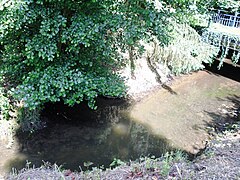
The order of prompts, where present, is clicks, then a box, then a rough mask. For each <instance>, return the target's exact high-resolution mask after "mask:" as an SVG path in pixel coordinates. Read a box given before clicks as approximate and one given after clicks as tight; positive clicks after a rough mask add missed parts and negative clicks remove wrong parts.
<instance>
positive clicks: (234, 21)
mask: <svg viewBox="0 0 240 180" xmlns="http://www.w3.org/2000/svg"><path fill="white" fill-rule="evenodd" d="M237 15H238V13H237V12H235V16H234V20H233V27H235V23H236V20H237Z"/></svg>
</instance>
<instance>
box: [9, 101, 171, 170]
mask: <svg viewBox="0 0 240 180" xmlns="http://www.w3.org/2000/svg"><path fill="white" fill-rule="evenodd" d="M129 109H131V107H129V105H127V104H126V102H124V101H122V100H109V99H104V98H100V99H99V100H98V110H97V111H91V110H89V109H88V107H87V106H86V105H85V104H81V105H77V106H74V107H73V108H69V107H67V106H64V105H63V104H61V103H58V104H54V105H53V104H48V105H46V108H45V110H44V113H43V117H44V118H47V119H48V127H47V128H45V129H43V130H41V131H39V132H37V133H35V134H33V135H31V136H27V135H26V134H19V135H18V140H19V144H20V145H21V148H20V152H19V153H21V154H24V155H25V157H26V158H25V159H22V160H21V161H16V159H13V161H11V162H10V164H9V166H11V167H17V168H22V167H23V166H24V165H25V163H26V161H25V160H29V161H31V162H32V163H33V164H35V165H37V166H38V165H40V164H42V160H43V161H49V162H51V163H55V162H56V163H57V164H63V165H64V167H65V168H70V169H72V170H79V166H81V167H83V163H84V162H87V161H91V162H93V163H94V166H100V165H105V167H107V166H108V165H109V164H110V163H111V162H112V161H113V159H114V158H118V159H121V160H129V159H131V160H135V159H136V158H139V157H140V156H142V155H151V154H154V155H156V156H160V155H161V154H162V153H163V152H165V151H166V150H168V149H169V147H168V144H167V143H166V141H165V140H163V139H159V137H158V138H156V137H155V136H153V135H151V134H150V132H149V131H148V129H147V128H146V127H144V126H142V125H140V124H137V123H135V122H133V121H132V120H131V119H130V118H129V111H130V110H129Z"/></svg>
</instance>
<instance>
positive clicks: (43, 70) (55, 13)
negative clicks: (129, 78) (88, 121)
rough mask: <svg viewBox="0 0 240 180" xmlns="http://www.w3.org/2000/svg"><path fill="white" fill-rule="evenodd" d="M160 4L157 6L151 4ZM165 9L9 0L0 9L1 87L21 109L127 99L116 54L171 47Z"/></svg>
mask: <svg viewBox="0 0 240 180" xmlns="http://www.w3.org/2000/svg"><path fill="white" fill-rule="evenodd" d="M156 2H158V3H156ZM168 12H169V11H168V9H167V8H165V6H164V4H162V3H161V2H159V1H151V0H134V1H122V0H118V1H113V0H104V1H102V0H88V1H85V0H75V1H72V0H21V1H20V0H8V1H1V2H0V70H1V71H0V72H1V76H2V77H4V81H2V86H4V87H5V88H6V89H8V90H10V89H11V90H12V93H13V96H14V97H15V98H16V99H18V100H21V101H22V102H24V106H25V107H27V108H29V109H35V108H38V107H39V106H41V105H43V104H44V103H46V102H57V101H60V100H62V101H64V103H66V104H68V105H74V104H75V103H80V102H82V101H83V100H87V101H88V104H89V107H91V108H96V107H95V98H96V97H97V96H100V95H101V96H114V97H123V96H125V89H126V87H125V85H124V80H123V79H122V78H121V77H120V76H119V74H118V73H117V72H118V70H119V69H120V68H122V67H124V65H125V64H126V63H128V62H127V61H126V60H125V59H123V58H122V57H121V55H120V52H125V51H126V50H128V49H129V47H131V48H132V49H134V48H137V49H140V50H141V49H142V48H141V47H140V45H139V43H138V42H139V40H148V41H151V39H152V36H153V35H154V36H155V37H158V39H159V42H161V43H162V44H166V43H167V42H168V41H169V36H168V32H169V27H168V20H167V19H168V18H167V17H168V15H169V13H168Z"/></svg>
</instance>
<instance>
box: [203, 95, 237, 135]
mask: <svg viewBox="0 0 240 180" xmlns="http://www.w3.org/2000/svg"><path fill="white" fill-rule="evenodd" d="M219 101H222V102H224V104H223V105H222V107H220V108H219V111H220V112H219V113H215V112H210V111H206V113H207V114H208V116H210V117H211V119H212V122H211V123H206V124H207V126H208V127H212V128H213V129H214V131H215V132H218V133H219V132H220V133H222V132H224V131H226V130H228V131H231V130H237V129H239V126H240V96H236V95H234V96H229V97H226V98H224V99H222V98H219ZM228 104H230V105H228ZM237 124H238V125H237Z"/></svg>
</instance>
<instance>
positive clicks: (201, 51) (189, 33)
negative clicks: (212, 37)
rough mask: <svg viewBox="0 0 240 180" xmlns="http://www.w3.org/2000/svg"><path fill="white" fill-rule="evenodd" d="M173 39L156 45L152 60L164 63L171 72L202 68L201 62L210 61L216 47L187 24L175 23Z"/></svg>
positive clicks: (178, 72)
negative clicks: (203, 39)
mask: <svg viewBox="0 0 240 180" xmlns="http://www.w3.org/2000/svg"><path fill="white" fill-rule="evenodd" d="M174 27H175V29H174V31H173V32H172V33H173V37H174V40H173V41H172V42H171V43H170V44H169V45H168V46H164V47H158V49H157V50H156V51H155V55H154V56H153V57H154V60H155V61H156V62H161V63H163V64H165V65H166V66H167V67H168V68H169V69H170V70H171V72H172V73H174V74H176V75H179V74H181V73H189V72H191V71H196V70H199V69H203V68H204V66H203V64H202V62H205V63H211V62H212V61H213V57H214V56H215V55H217V48H215V47H214V46H210V45H208V44H207V43H204V42H202V41H201V37H200V35H199V34H198V33H197V32H196V31H195V30H194V29H193V28H191V27H190V26H189V25H182V24H177V23H175V26H174Z"/></svg>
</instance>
